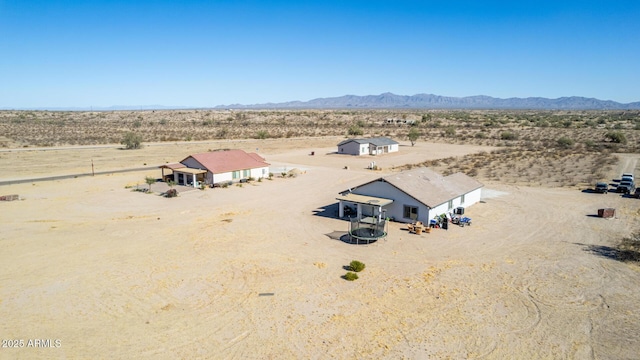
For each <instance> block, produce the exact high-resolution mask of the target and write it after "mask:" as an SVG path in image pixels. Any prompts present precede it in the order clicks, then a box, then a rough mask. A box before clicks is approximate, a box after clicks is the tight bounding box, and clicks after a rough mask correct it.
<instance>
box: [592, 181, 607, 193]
mask: <svg viewBox="0 0 640 360" xmlns="http://www.w3.org/2000/svg"><path fill="white" fill-rule="evenodd" d="M594 191H595V192H597V193H601V194H606V193H607V192H608V191H609V184H607V183H605V182H597V183H596V187H595V188H594Z"/></svg>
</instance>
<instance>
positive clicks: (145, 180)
mask: <svg viewBox="0 0 640 360" xmlns="http://www.w3.org/2000/svg"><path fill="white" fill-rule="evenodd" d="M144 182H146V183H147V185H149V191H151V185H153V184H155V182H156V179H155V178H153V177H151V176H147V177H145V178H144Z"/></svg>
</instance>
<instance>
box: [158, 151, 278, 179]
mask: <svg viewBox="0 0 640 360" xmlns="http://www.w3.org/2000/svg"><path fill="white" fill-rule="evenodd" d="M160 168H161V169H162V178H163V179H165V180H173V181H175V183H176V184H178V185H187V186H193V187H198V186H201V185H213V184H219V183H228V182H240V181H246V180H247V179H249V178H253V179H258V178H264V177H268V176H269V164H268V163H267V162H265V159H264V158H263V157H261V156H260V155H258V154H256V153H247V152H244V151H243V150H237V149H233V150H214V151H210V152H206V153H201V154H193V155H189V156H187V157H186V158H185V159H184V160H182V161H180V162H179V163H175V164H167V165H162V166H160ZM165 169H169V170H171V172H172V173H171V174H169V175H167V176H165V174H164V170H165Z"/></svg>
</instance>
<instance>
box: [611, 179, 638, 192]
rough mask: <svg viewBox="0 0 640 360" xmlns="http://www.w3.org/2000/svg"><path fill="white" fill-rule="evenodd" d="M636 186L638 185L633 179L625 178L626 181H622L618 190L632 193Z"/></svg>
mask: <svg viewBox="0 0 640 360" xmlns="http://www.w3.org/2000/svg"><path fill="white" fill-rule="evenodd" d="M635 188H636V186H635V184H634V183H633V181H628V180H625V181H620V183H619V184H618V188H617V189H616V191H617V192H621V193H624V194H630V193H631V191H633V190H634V189H635Z"/></svg>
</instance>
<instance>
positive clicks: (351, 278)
mask: <svg viewBox="0 0 640 360" xmlns="http://www.w3.org/2000/svg"><path fill="white" fill-rule="evenodd" d="M342 277H343V278H344V279H345V280H347V281H355V280H358V274H356V273H354V272H351V271H349V272H347V273H346V274H344V275H343V276H342Z"/></svg>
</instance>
